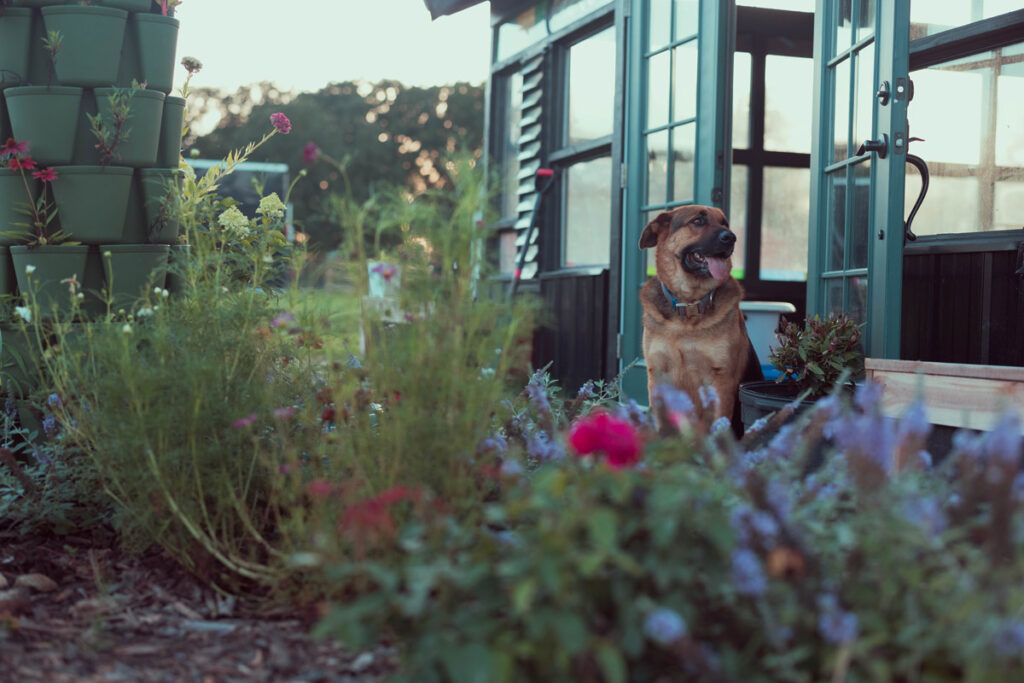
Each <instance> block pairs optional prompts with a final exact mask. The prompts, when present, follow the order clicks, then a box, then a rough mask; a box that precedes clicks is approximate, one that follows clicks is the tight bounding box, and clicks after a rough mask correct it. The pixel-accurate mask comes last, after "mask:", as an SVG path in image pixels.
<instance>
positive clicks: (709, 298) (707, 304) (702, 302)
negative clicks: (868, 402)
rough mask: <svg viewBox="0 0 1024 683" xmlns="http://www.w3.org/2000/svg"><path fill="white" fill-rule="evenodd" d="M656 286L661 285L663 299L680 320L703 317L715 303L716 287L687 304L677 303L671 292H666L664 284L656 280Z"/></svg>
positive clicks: (666, 288)
mask: <svg viewBox="0 0 1024 683" xmlns="http://www.w3.org/2000/svg"><path fill="white" fill-rule="evenodd" d="M658 284H660V285H661V291H662V292H663V293H664V294H665V298H667V299H668V300H669V303H670V304H672V310H674V311H675V312H676V313H678V314H679V317H680V318H692V317H694V316H698V315H704V314H705V313H707V312H708V311H710V310H711V308H712V307H713V306H714V303H715V292H717V291H718V288H717V287H716V288H715V289H712V290H711V291H710V292H708V293H707V294H705V295H704V296H703V297H702V298H701V299H699V300H697V301H691V302H689V303H687V302H685V301H679V300H678V299H676V298H675V297H674V296H672V292H670V291H668V287H666V286H665V283H664V282H662V281H661V280H658ZM691 309H692V310H691Z"/></svg>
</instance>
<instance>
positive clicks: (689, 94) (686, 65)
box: [672, 40, 697, 121]
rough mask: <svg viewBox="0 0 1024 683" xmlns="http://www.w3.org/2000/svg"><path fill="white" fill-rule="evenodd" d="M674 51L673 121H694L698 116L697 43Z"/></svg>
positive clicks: (692, 41)
mask: <svg viewBox="0 0 1024 683" xmlns="http://www.w3.org/2000/svg"><path fill="white" fill-rule="evenodd" d="M672 51H673V52H675V53H676V74H675V84H674V86H675V94H674V96H673V100H674V105H673V110H672V119H673V120H675V121H680V120H682V119H692V118H693V117H694V116H696V115H697V41H696V40H691V41H690V42H688V43H684V44H683V45H680V46H679V47H677V48H675V49H674V50H672Z"/></svg>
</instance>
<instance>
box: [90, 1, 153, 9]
mask: <svg viewBox="0 0 1024 683" xmlns="http://www.w3.org/2000/svg"><path fill="white" fill-rule="evenodd" d="M99 4H101V5H103V6H104V7H114V8H116V9H123V10H125V11H127V12H148V11H149V10H150V6H151V5H152V4H153V0H101V2H100V3H99Z"/></svg>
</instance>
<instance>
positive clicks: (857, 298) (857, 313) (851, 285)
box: [846, 276, 868, 344]
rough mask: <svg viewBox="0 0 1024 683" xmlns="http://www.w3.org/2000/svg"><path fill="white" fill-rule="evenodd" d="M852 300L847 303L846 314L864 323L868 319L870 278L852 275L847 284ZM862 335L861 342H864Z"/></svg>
mask: <svg viewBox="0 0 1024 683" xmlns="http://www.w3.org/2000/svg"><path fill="white" fill-rule="evenodd" d="M846 287H847V289H848V291H849V296H850V300H849V301H848V302H847V304H846V314H847V315H849V316H850V317H851V318H853V321H854V322H856V323H862V322H864V321H865V320H867V319H868V317H867V310H868V279H867V277H865V276H857V277H851V278H850V279H849V280H847V285H846ZM863 343H864V342H863V337H861V344H863Z"/></svg>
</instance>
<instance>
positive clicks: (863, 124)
mask: <svg viewBox="0 0 1024 683" xmlns="http://www.w3.org/2000/svg"><path fill="white" fill-rule="evenodd" d="M856 60H857V61H856V65H857V67H856V68H857V83H856V85H855V86H854V93H853V94H854V97H855V98H856V102H855V103H854V122H853V144H854V145H856V146H858V147H859V146H860V144H861V143H863V142H864V141H865V140H871V139H873V138H874V136H873V135H872V132H873V131H874V127H873V124H872V116H873V114H874V111H875V93H876V92H878V89H877V88H876V87H875V45H874V43H871V44H869V45H868V46H866V47H864V48H863V49H861V50H859V51H858V52H857V57H856ZM854 151H856V150H854Z"/></svg>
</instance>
